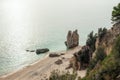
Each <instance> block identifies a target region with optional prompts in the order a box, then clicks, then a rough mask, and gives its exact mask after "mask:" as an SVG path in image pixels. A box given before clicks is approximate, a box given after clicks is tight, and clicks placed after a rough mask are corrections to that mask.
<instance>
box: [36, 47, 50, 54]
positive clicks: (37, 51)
mask: <svg viewBox="0 0 120 80" xmlns="http://www.w3.org/2000/svg"><path fill="white" fill-rule="evenodd" d="M48 51H49V49H48V48H43V49H37V50H36V53H37V54H41V53H46V52H48Z"/></svg>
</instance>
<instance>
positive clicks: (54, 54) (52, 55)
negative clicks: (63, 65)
mask: <svg viewBox="0 0 120 80" xmlns="http://www.w3.org/2000/svg"><path fill="white" fill-rule="evenodd" d="M59 56H60V55H59V54H57V53H51V54H49V57H59Z"/></svg>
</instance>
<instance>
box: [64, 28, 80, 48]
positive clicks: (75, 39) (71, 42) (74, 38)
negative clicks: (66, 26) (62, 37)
mask: <svg viewBox="0 0 120 80" xmlns="http://www.w3.org/2000/svg"><path fill="white" fill-rule="evenodd" d="M65 45H66V46H67V48H68V49H70V48H74V47H76V46H78V45H79V34H78V32H77V30H75V31H73V32H72V31H68V34H67V41H65Z"/></svg>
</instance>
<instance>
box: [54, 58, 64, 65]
mask: <svg viewBox="0 0 120 80" xmlns="http://www.w3.org/2000/svg"><path fill="white" fill-rule="evenodd" d="M62 63H63V62H62V60H61V59H58V60H57V61H56V62H55V64H57V65H60V64H62Z"/></svg>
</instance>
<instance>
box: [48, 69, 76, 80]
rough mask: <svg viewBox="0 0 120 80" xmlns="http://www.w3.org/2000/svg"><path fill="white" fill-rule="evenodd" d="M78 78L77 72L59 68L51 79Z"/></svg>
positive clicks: (72, 79)
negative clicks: (62, 70)
mask: <svg viewBox="0 0 120 80" xmlns="http://www.w3.org/2000/svg"><path fill="white" fill-rule="evenodd" d="M76 78H77V73H74V72H73V73H72V74H71V73H70V72H62V73H61V72H60V71H58V70H54V71H53V72H52V73H51V75H50V78H49V80H75V79H76Z"/></svg>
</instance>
